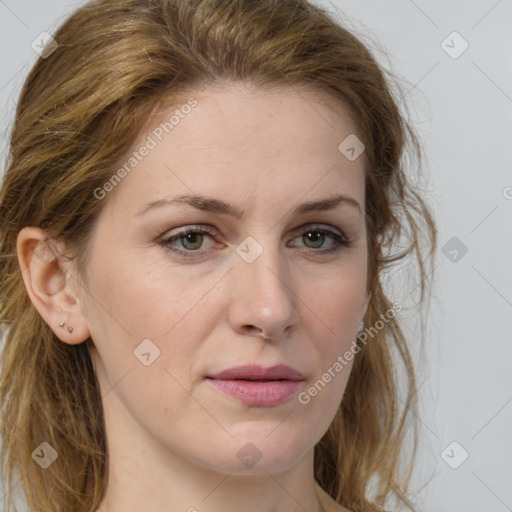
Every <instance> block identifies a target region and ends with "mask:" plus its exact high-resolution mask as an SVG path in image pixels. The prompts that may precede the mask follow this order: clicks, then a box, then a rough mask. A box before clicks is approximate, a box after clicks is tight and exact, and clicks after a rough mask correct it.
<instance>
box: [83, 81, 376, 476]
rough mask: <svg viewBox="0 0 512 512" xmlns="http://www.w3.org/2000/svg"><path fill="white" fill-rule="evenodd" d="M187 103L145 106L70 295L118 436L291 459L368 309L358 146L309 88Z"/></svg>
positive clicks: (226, 454) (342, 372) (261, 466)
mask: <svg viewBox="0 0 512 512" xmlns="http://www.w3.org/2000/svg"><path fill="white" fill-rule="evenodd" d="M194 100H195V101H194ZM194 100H190V101H189V102H188V103H187V102H186V101H184V104H188V105H191V107H190V108H188V107H182V108H180V105H177V106H173V107H172V108H169V109H168V110H166V111H164V112H162V113H161V114H162V115H161V117H158V118H156V117H155V119H154V120H152V123H151V127H150V129H149V130H148V131H147V132H146V133H144V134H143V135H141V137H140V140H139V141H138V143H137V144H136V145H135V147H134V148H133V151H135V152H136V155H135V156H134V155H133V154H130V155H128V156H127V158H126V162H129V158H130V157H132V158H135V159H136V161H135V160H132V161H131V163H128V165H127V166H126V167H125V170H126V169H130V172H127V173H126V176H124V177H123V179H122V180H121V182H120V183H117V182H116V183H117V184H116V185H115V186H114V187H112V188H113V189H114V190H112V191H110V192H108V193H107V194H106V196H105V197H103V198H101V199H97V200H101V201H106V204H105V209H104V210H103V212H102V214H101V216H100V218H99V221H98V224H97V226H96V230H95V232H94V237H93V241H92V244H93V245H92V252H91V258H90V260H89V266H88V270H87V274H88V279H87V283H86V285H85V288H81V287H77V290H76V292H77V294H78V296H79V303H80V305H81V308H82V312H83V315H84V317H85V319H86V322H87V325H88V329H89V332H90V336H91V338H92V341H93V347H92V356H93V361H94V364H95V368H96V372H97V375H98V378H99V381H100V385H101V393H102V396H103V404H104V408H105V418H106V422H107V433H108V435H109V436H110V437H112V436H114V435H115V436H117V438H118V439H119V438H122V439H125V441H126V442H127V443H134V442H137V443H142V444H144V445H145V450H146V452H145V453H147V456H148V457H151V456H154V457H162V454H164V453H167V454H169V455H171V454H172V455H173V456H176V457H179V458H181V459H183V460H186V461H188V462H193V463H195V464H196V465H197V464H198V465H201V466H203V467H207V468H213V469H216V470H220V471H223V472H246V473H247V472H263V471H283V470H286V469H287V468H289V467H291V466H292V465H294V464H295V463H297V462H298V460H299V459H300V458H301V457H303V456H304V455H305V454H306V453H307V452H308V451H310V450H311V449H312V448H313V447H314V445H315V444H316V443H317V442H318V441H319V439H320V438H321V437H322V435H323V434H324V433H325V431H326V430H327V428H328V427H329V424H330V423H331V420H332V419H333V417H334V415H335V412H336V410H337V408H338V406H339V404H340V402H341V399H342V396H343V392H344V389H345V385H346V382H347V379H348V376H349V372H350V368H351V360H350V359H349V358H347V357H346V356H344V354H345V353H346V352H347V351H350V350H351V347H353V345H352V342H353V341H354V339H355V337H356V335H357V331H358V328H359V326H360V323H361V320H362V318H363V316H364V313H365V311H366V307H367V297H366V285H367V281H366V278H367V275H366V271H367V244H366V232H365V223H364V215H363V213H362V212H364V200H365V198H364V171H363V157H362V156H361V157H360V158H356V159H354V156H357V153H358V152H359V150H360V147H359V146H357V147H355V152H354V151H351V149H350V147H348V148H347V147H345V146H347V144H348V145H349V146H350V143H351V142H352V146H353V142H354V141H356V142H357V140H356V139H354V138H353V135H352V137H351V138H349V139H348V142H345V145H342V149H341V150H340V149H339V146H340V143H342V141H344V140H345V139H346V138H347V137H348V136H349V135H351V134H353V131H352V127H351V125H350V120H349V118H348V117H347V116H343V117H342V116H340V115H339V114H336V113H335V112H334V110H333V109H331V108H328V107H327V106H324V105H323V104H321V103H320V102H319V100H320V98H319V97H318V96H317V95H316V93H314V92H311V91H303V90H301V92H300V93H299V92H298V90H294V89H291V88H290V89H288V88H280V89H275V90H272V91H263V90H261V89H259V90H258V89H257V90H248V89H245V88H243V87H242V86H232V87H229V88H226V89H221V88H217V89H213V88H209V89H207V90H206V91H204V92H203V93H202V94H200V95H199V94H198V95H195V96H194ZM176 109H178V113H175V110H176ZM173 114H176V115H175V117H174V118H173V120H172V121H169V119H170V118H171V116H172V115H173ZM177 120H178V121H177ZM153 121H154V122H153ZM165 122H167V123H168V124H167V125H165V124H161V123H165ZM164 126H165V128H163V127H164ZM143 146H145V147H146V150H143V149H142V147H143ZM342 150H343V152H342ZM347 150H348V152H347ZM345 155H348V156H349V157H350V158H347V157H346V156H345ZM120 167H121V166H120ZM115 171H117V169H116V170H115ZM122 174H123V173H122V172H121V173H118V174H117V176H118V177H119V176H122ZM117 181H119V180H117ZM109 188H110V187H109V186H108V185H107V186H106V187H105V188H104V189H103V190H106V189H109ZM342 196H343V197H344V198H345V199H340V198H341V197H342ZM329 199H334V200H333V201H331V202H327V201H326V200H329ZM340 240H341V242H340ZM345 240H348V241H349V242H348V245H344V241H345ZM262 334H263V335H264V336H266V338H264V337H263V336H262ZM340 359H343V361H344V363H341V362H340ZM276 365H286V366H288V367H290V368H291V369H293V370H294V372H292V371H291V370H290V369H288V370H286V369H283V368H282V367H281V368H277V369H275V371H274V373H272V372H271V373H265V371H264V370H265V369H268V368H270V367H274V366H276ZM241 366H244V367H245V366H254V368H252V369H249V370H248V371H245V372H244V371H243V370H236V368H237V367H241ZM340 366H341V369H340ZM233 368H235V370H234V372H233V373H232V374H230V375H227V374H225V375H224V376H222V375H219V374H220V372H224V371H225V370H229V369H233ZM262 369H263V370H262ZM215 375H217V377H218V378H216V379H215V378H212V377H214V376H215ZM244 377H245V379H244ZM265 377H266V382H265V381H262V380H261V379H262V378H265ZM258 379H259V380H258ZM279 379H282V380H279ZM318 381H320V382H318ZM315 383H316V387H315ZM135 440H137V441H135Z"/></svg>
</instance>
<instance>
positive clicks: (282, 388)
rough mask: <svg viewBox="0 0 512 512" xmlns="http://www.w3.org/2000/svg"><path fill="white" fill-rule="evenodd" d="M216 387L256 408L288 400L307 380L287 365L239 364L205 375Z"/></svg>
mask: <svg viewBox="0 0 512 512" xmlns="http://www.w3.org/2000/svg"><path fill="white" fill-rule="evenodd" d="M206 380H207V382H209V383H210V384H211V385H212V386H213V387H215V388H216V389H218V390H220V391H221V392H223V393H224V394H225V395H228V396H230V397H232V398H234V399H236V400H238V401H240V402H243V403H245V404H246V405H250V406H253V407H270V406H275V405H278V404H281V403H283V402H285V401H287V400H288V399H289V398H290V397H291V396H293V395H294V394H296V393H297V391H298V390H299V388H300V387H301V386H302V383H303V382H304V377H303V376H302V374H301V373H300V372H298V371H297V370H295V369H293V368H291V367H290V366H287V365H283V364H280V365H275V366H272V367H269V368H263V367H261V366H254V365H249V366H239V367H236V368H229V369H227V370H224V371H222V372H219V373H216V374H214V375H209V376H207V377H206Z"/></svg>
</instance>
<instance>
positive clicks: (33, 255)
mask: <svg viewBox="0 0 512 512" xmlns="http://www.w3.org/2000/svg"><path fill="white" fill-rule="evenodd" d="M16 250H17V253H18V261H19V264H20V267H21V272H22V276H23V281H24V283H25V287H26V289H27V293H28V296H29V298H30V301H31V302H32V304H33V305H34V307H35V308H36V309H37V311H38V312H39V314H40V315H41V317H42V318H43V320H44V321H45V322H46V323H47V324H48V325H49V326H50V328H51V329H52V331H53V332H54V333H55V335H56V336H57V337H58V338H59V339H60V340H62V341H64V342H66V343H69V344H71V345H75V344H78V343H81V342H83V341H85V340H86V339H88V338H89V336H90V332H89V327H88V324H87V321H86V318H85V315H84V312H83V311H82V306H81V303H80V300H79V297H78V293H77V290H78V289H79V288H80V285H79V283H78V281H77V280H76V279H75V276H74V275H73V270H72V266H71V265H69V267H67V266H65V265H64V262H63V261H62V258H61V256H60V255H61V254H62V247H61V245H60V244H58V243H57V242H55V241H53V240H52V239H48V234H47V233H46V232H45V231H44V230H42V229H39V228H36V227H25V228H23V229H22V230H21V231H20V232H19V233H18V239H17V243H16ZM62 324H64V325H62ZM70 331H71V332H70Z"/></svg>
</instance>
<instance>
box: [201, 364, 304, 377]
mask: <svg viewBox="0 0 512 512" xmlns="http://www.w3.org/2000/svg"><path fill="white" fill-rule="evenodd" d="M208 378H210V379H217V380H304V377H303V375H302V374H301V373H300V372H298V371H297V370H295V369H293V368H291V367H290V366H288V365H286V364H277V365H275V366H270V367H268V368H264V367H262V366H257V365H246V366H237V367H235V368H228V369H227V370H223V371H222V372H219V373H216V374H214V375H209V376H208Z"/></svg>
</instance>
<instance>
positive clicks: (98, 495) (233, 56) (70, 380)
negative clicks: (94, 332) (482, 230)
mask: <svg viewBox="0 0 512 512" xmlns="http://www.w3.org/2000/svg"><path fill="white" fill-rule="evenodd" d="M53 37H54V39H55V41H56V42H57V44H58V47H57V48H56V49H54V51H53V52H52V53H51V54H48V55H44V57H45V58H43V57H41V58H39V59H38V60H37V62H36V63H35V65H34V66H33V68H32V70H31V72H30V73H29V75H28V77H27V79H26V81H25V83H24V86H23V89H22V92H21V95H20V98H19V101H18V104H17V109H16V113H15V120H14V124H13V127H12V132H11V134H10V146H9V154H8V156H7V159H6V168H5V173H4V178H3V183H2V188H1V192H0V254H1V259H0V283H1V286H0V304H1V308H0V325H1V333H2V335H3V344H4V346H3V351H2V359H1V363H2V368H1V376H0V406H1V416H0V417H1V432H0V434H1V436H2V439H3V447H2V473H3V479H4V485H5V487H6V489H7V492H6V507H7V509H9V507H10V506H14V508H15V509H16V505H15V504H14V500H13V499H12V482H13V480H14V479H15V478H16V475H17V478H18V479H19V481H20V482H21V487H22V489H23V492H24V495H25V499H26V502H27V504H28V506H29V508H30V509H31V510H32V511H33V512H66V511H69V512H92V511H95V510H96V508H97V506H98V504H99V503H100V502H101V499H102V497H103V496H104V493H105V490H106V487H107V482H108V449H107V439H106V436H105V425H104V417H103V409H102V403H101V396H100V393H99V385H98V381H97V379H96V375H95V372H94V368H93V365H92V361H91V358H90V355H89V343H90V342H91V340H90V339H89V340H87V341H86V342H84V343H81V344H79V345H73V346H70V345H68V344H66V343H63V342H62V341H60V340H59V339H58V338H57V337H56V336H55V335H54V333H53V332H52V330H51V329H50V327H49V326H48V325H47V324H46V323H45V322H44V321H43V320H42V318H41V317H40V315H39V314H38V312H37V311H36V309H35V308H34V306H33V305H32V303H31V301H30V300H29V297H28V294H27V292H26V289H25V286H24V282H23V279H22V271H23V269H20V266H19V263H18V259H17V252H16V240H17V235H18V233H19V231H20V230H21V229H22V228H23V227H25V226H37V227H40V228H43V229H45V230H46V232H47V233H48V234H49V235H50V236H51V237H53V238H55V239H59V240H62V241H63V242H64V243H65V247H66V248H68V249H69V257H70V258H73V259H74V260H75V262H76V265H77V269H78V270H79V274H80V275H81V276H85V272H86V269H87V258H88V249H90V244H91V238H92V233H93V230H94V226H95V223H96V221H97V218H98V215H99V213H100V211H101V209H102V208H103V207H104V205H105V204H106V201H108V198H106V199H104V200H103V201H100V200H98V199H96V198H95V196H94V190H95V189H97V188H98V187H101V186H102V185H103V184H104V183H105V181H106V180H108V179H109V178H110V177H111V176H112V170H113V169H114V168H115V166H116V164H117V162H119V161H121V160H122V158H123V156H124V155H126V154H127V152H128V151H129V149H130V147H131V145H132V144H133V143H134V142H135V141H136V138H137V136H138V134H139V133H140V129H141V126H144V123H145V122H147V120H148V119H150V116H151V114H152V113H154V112H155V111H156V110H157V109H158V108H159V107H160V106H162V105H163V104H170V103H173V102H178V100H179V99H180V98H183V97H185V95H186V93H190V92H194V91H198V90H199V89H200V88H203V87H205V86H207V85H208V84H214V83H217V82H228V83H237V82H239V83H244V84H249V85H250V86H251V87H255V88H258V87H266V86H279V85H285V86H291V87H294V88H297V90H298V88H299V87H300V86H306V87H309V88H310V89H312V90H315V91H320V92H323V93H324V97H325V98H326V99H327V97H329V98H330V99H334V100H335V101H336V102H338V103H339V104H340V105H343V106H344V107H346V108H347V109H348V111H349V112H350V113H351V118H352V121H353V122H354V123H355V126H356V128H357V131H356V133H357V134H358V136H359V138H360V139H361V140H362V141H363V142H364V144H365V146H366V150H365V153H364V158H365V183H366V185H365V196H366V201H365V202H366V205H367V206H366V208H367V209H366V223H367V237H368V238H367V240H368V251H369V265H368V278H369V279H368V287H369V292H370V293H371V300H370V304H369V307H368V311H367V313H366V316H365V322H366V325H367V326H370V327H371V326H375V324H376V323H378V322H379V321H380V322H381V323H384V325H383V327H382V328H381V329H378V330H377V329H375V331H376V332H375V334H374V335H373V336H372V339H371V341H370V342H368V343H362V342H361V339H359V342H358V343H359V348H360V351H359V352H358V353H357V356H356V357H355V360H354V365H353V368H352V372H351V376H350V378H349V381H348V384H347V387H346V391H345V394H344V397H343V400H342V403H341V406H340V407H339V409H338V411H337V413H336V416H335V418H334V420H333V422H332V424H331V425H330V427H329V429H328V431H327V432H326V433H325V435H324V436H323V438H322V439H321V440H320V442H319V443H318V444H317V445H316V446H315V459H314V474H315V478H316V480H317V481H318V483H319V484H320V485H321V487H322V488H323V489H324V490H325V491H326V492H327V493H328V494H329V495H330V496H332V497H333V498H334V499H335V500H336V501H337V502H338V503H340V504H341V505H343V506H345V507H347V508H349V509H351V510H353V511H354V512H377V511H382V510H385V507H386V506H387V504H388V503H389V499H393V498H395V499H396V500H397V501H398V503H401V504H402V505H403V506H407V507H408V508H410V509H411V510H414V507H413V505H412V503H411V502H410V500H409V499H408V498H407V489H408V485H409V482H410V479H411V470H412V468H413V461H414V458H415V453H416V444H417V432H418V429H417V423H416V420H415V411H416V409H417V388H418V385H417V373H416V370H415V367H414V364H413V357H412V355H411V354H412V351H411V347H409V346H408V343H407V340H406V337H405V334H404V331H403V329H402V328H401V327H400V325H399V321H398V317H393V318H389V315H388V320H387V321H386V322H382V321H381V319H382V318H383V315H384V314H386V312H387V311H389V310H390V309H392V302H391V299H390V297H389V293H388V292H387V291H386V290H385V289H384V288H385V287H384V283H383V279H382V278H383V275H384V274H385V273H386V272H387V271H389V269H390V267H391V266H393V265H395V264H397V263H401V262H405V263H407V265H412V264H414V265H415V268H417V272H418V276H419V282H420V287H419V289H420V292H421V293H420V300H419V302H418V304H419V305H420V306H421V305H425V303H426V302H427V300H428V294H427V289H428V283H429V282H430V281H429V272H428V267H429V265H432V264H433V261H432V258H433V254H434V250H435V247H436V237H437V231H436V227H435V222H434V220H433V215H432V213H431V211H430V207H429V206H428V203H427V201H426V199H425V197H424V194H422V193H420V189H419V187H416V186H415V185H413V184H412V183H411V179H410V178H409V177H408V176H407V172H408V171H410V172H415V173H416V176H418V175H419V173H420V170H421V166H420V165H419V164H420V163H421V157H422V151H421V145H420V142H419V138H418V136H417V135H416V134H415V132H414V130H413V129H412V128H411V123H410V121H408V120H407V117H406V115H405V114H404V113H403V112H402V111H401V109H400V105H399V101H398V100H397V99H396V94H395V93H394V89H393V83H392V80H391V78H392V75H391V73H390V72H388V71H386V70H384V69H382V68H381V67H380V65H379V64H378V63H377V61H376V59H375V57H374V56H373V55H372V53H371V52H370V50H369V48H368V47H367V46H366V45H365V44H364V43H363V42H362V41H361V40H360V39H359V38H358V37H356V36H355V35H353V34H352V33H351V32H350V31H349V30H347V29H345V28H344V27H343V26H342V24H341V23H340V22H339V21H338V20H336V18H335V17H334V16H333V15H332V14H330V13H329V12H328V11H326V10H325V9H322V8H320V7H319V6H316V5H313V4H310V3H308V2H307V0H258V1H255V0H96V1H92V2H89V3H87V4H86V5H84V6H83V7H81V8H79V9H78V10H76V11H75V12H74V13H73V14H72V15H71V16H70V17H69V18H68V19H67V20H66V21H65V22H64V23H63V24H62V25H61V26H60V28H58V30H57V31H56V32H55V33H54V34H53ZM48 53H49V52H48ZM340 142H341V141H340ZM406 155H409V156H411V155H412V157H414V158H413V159H407V158H406ZM415 162H416V163H415ZM419 338H420V336H418V339H415V340H414V342H415V344H416V343H419ZM399 368H400V369H401V372H398V371H397V370H398V369H399ZM399 376H401V377H400V380H399ZM402 388H403V389H402ZM409 430H410V432H413V433H414V435H413V439H412V445H411V446H412V449H411V448H410V447H409V445H408V443H407V442H406V440H407V439H408V435H407V434H408V433H409ZM42 441H47V442H49V443H50V445H52V446H53V447H54V448H55V449H56V451H57V452H58V454H59V458H58V462H57V463H54V464H52V465H51V466H50V467H49V468H48V469H46V470H45V471H42V470H41V468H40V467H39V466H38V465H37V464H35V463H34V461H33V460H32V452H33V451H34V449H35V448H36V447H37V446H38V445H39V444H40V443H41V442H42ZM405 447H407V450H405Z"/></svg>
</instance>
